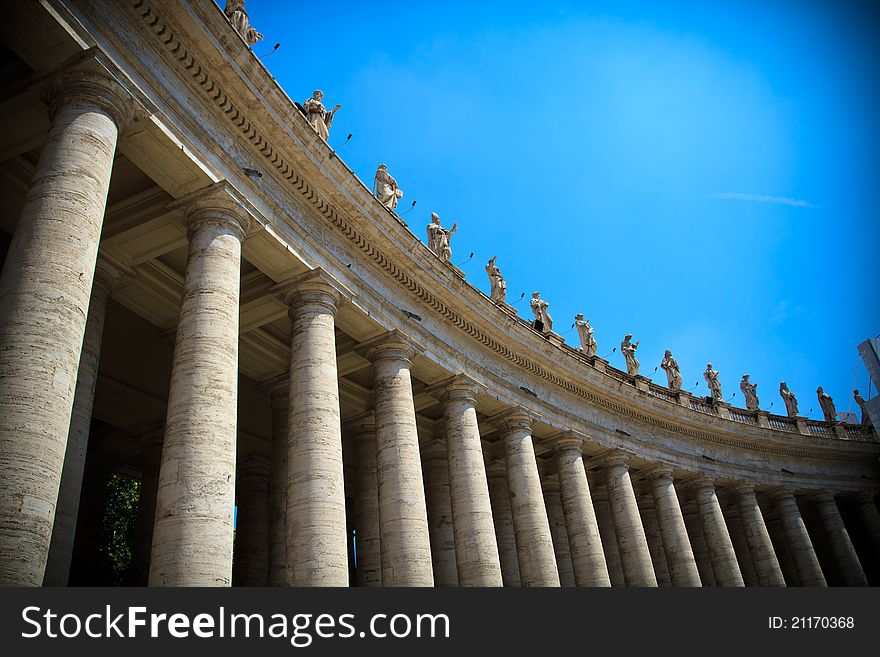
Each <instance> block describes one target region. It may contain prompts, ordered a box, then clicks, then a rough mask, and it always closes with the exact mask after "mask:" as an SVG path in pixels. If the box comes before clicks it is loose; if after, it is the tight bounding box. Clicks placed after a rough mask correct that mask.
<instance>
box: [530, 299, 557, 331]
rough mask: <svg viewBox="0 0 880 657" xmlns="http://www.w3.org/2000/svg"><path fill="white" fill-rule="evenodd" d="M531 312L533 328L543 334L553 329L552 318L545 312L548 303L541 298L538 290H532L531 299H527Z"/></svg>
mask: <svg viewBox="0 0 880 657" xmlns="http://www.w3.org/2000/svg"><path fill="white" fill-rule="evenodd" d="M529 306H531V308H532V313H534V315H535V324H534V327H535V329H537V330H539V331H541V333H544V334H545V335H546V334H548V333H551V332H552V331H553V318H552V317H550V313H548V312H547V308H549V307H550V304H549V303H548V302H546V301H544V300H543V299H542V298H541V293H540V292H532V299H531V301H529Z"/></svg>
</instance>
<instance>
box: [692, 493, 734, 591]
mask: <svg viewBox="0 0 880 657" xmlns="http://www.w3.org/2000/svg"><path fill="white" fill-rule="evenodd" d="M691 482H692V485H693V488H694V495H695V497H696V500H697V508H698V509H699V513H700V521H701V522H702V526H703V536H704V537H705V539H706V545H707V547H708V549H709V556H710V558H711V559H712V570H713V571H714V573H715V582H716V583H717V584H718V586H745V582H744V581H743V578H742V573H741V572H740V570H739V563H738V562H737V560H736V552H735V551H734V549H733V543H732V542H731V540H730V533H729V532H728V530H727V523H726V522H725V521H724V514H723V513H722V511H721V505H720V504H719V502H718V495H717V494H716V492H715V485H714V484H713V483H712V480H711V479H709V478H707V477H703V476H697V477H694V478H693V479H692V480H691Z"/></svg>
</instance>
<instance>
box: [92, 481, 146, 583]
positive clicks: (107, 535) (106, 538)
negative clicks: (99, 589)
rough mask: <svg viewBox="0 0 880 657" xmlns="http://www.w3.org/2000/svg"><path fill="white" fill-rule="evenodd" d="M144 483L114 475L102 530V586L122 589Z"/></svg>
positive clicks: (130, 554) (108, 493)
mask: <svg viewBox="0 0 880 657" xmlns="http://www.w3.org/2000/svg"><path fill="white" fill-rule="evenodd" d="M140 495H141V482H139V481H137V480H136V479H129V478H128V477H123V476H122V475H118V474H114V475H111V477H110V481H109V482H108V484H107V505H106V506H105V508H104V518H103V522H102V527H101V567H100V569H99V570H100V573H101V580H102V581H101V584H103V585H105V586H120V585H121V584H122V582H123V578H124V577H125V575H126V572H127V571H128V568H129V566H130V565H131V557H132V543H133V539H134V523H135V520H136V519H137V511H138V501H139V500H140Z"/></svg>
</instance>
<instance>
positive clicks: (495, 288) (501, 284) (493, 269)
mask: <svg viewBox="0 0 880 657" xmlns="http://www.w3.org/2000/svg"><path fill="white" fill-rule="evenodd" d="M496 260H498V256H492V258H491V259H490V260H489V264H487V265H486V275H487V276H489V283H491V285H492V291H491V292H490V298H491V299H492V301H493V302H494V303H501V302H502V301H504V299H505V298H506V297H507V283H506V282H505V281H504V276H502V275H501V270H500V269H498V267H497V265H496V264H495V261H496Z"/></svg>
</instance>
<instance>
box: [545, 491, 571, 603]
mask: <svg viewBox="0 0 880 657" xmlns="http://www.w3.org/2000/svg"><path fill="white" fill-rule="evenodd" d="M542 488H543V490H544V506H545V507H546V508H547V520H548V521H549V522H550V536H551V538H552V539H553V552H554V554H555V555H556V569H557V570H558V571H559V585H560V586H565V587H568V588H573V587H574V586H576V583H575V579H574V567H573V566H572V563H571V548H569V545H568V531H567V530H566V528H565V513H564V512H563V510H562V499H561V498H560V496H559V483H558V482H557V481H556V477H554V476H550V477H548V478H545V479H544V482H543V486H542Z"/></svg>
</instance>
